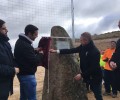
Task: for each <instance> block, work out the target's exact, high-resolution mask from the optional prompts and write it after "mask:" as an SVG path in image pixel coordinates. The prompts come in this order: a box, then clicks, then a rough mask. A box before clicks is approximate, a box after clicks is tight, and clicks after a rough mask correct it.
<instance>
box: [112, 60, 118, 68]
mask: <svg viewBox="0 0 120 100" xmlns="http://www.w3.org/2000/svg"><path fill="white" fill-rule="evenodd" d="M110 68H111V69H116V68H117V65H116V63H115V62H113V61H111V62H110Z"/></svg>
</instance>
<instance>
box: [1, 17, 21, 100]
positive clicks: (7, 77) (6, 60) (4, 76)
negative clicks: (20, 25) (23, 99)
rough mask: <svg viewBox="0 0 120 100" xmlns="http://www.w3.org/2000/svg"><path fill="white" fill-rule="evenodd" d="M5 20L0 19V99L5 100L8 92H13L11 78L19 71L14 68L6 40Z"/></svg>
mask: <svg viewBox="0 0 120 100" xmlns="http://www.w3.org/2000/svg"><path fill="white" fill-rule="evenodd" d="M7 32H8V30H7V27H6V25H5V21H3V20H1V19H0V100H7V99H8V96H9V92H10V93H11V94H12V93H13V78H14V75H15V73H18V72H19V69H18V68H14V67H15V64H14V59H13V54H12V51H11V46H10V44H9V42H8V40H9V38H8V37H7Z"/></svg>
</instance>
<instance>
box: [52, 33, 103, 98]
mask: <svg viewBox="0 0 120 100" xmlns="http://www.w3.org/2000/svg"><path fill="white" fill-rule="evenodd" d="M80 42H81V45H80V46H78V47H76V48H72V49H61V50H54V49H51V50H50V52H53V53H54V52H58V53H60V54H71V53H79V56H80V68H81V73H80V74H77V75H76V76H75V79H76V80H80V79H81V78H82V77H83V79H84V82H86V83H89V84H90V87H91V90H92V91H93V93H94V95H95V98H96V100H103V98H102V93H101V83H102V71H101V68H100V65H99V61H100V52H99V51H98V49H97V48H96V47H95V45H94V43H93V41H92V38H91V35H90V33H88V32H84V33H83V34H81V37H80Z"/></svg>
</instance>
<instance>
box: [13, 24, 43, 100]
mask: <svg viewBox="0 0 120 100" xmlns="http://www.w3.org/2000/svg"><path fill="white" fill-rule="evenodd" d="M24 31H25V34H20V35H19V39H18V40H17V42H16V44H15V50H14V56H15V59H16V62H17V64H18V66H19V68H20V72H19V74H18V79H19V82H20V100H36V85H37V83H36V79H35V72H36V70H37V66H38V64H39V63H40V62H41V61H42V55H43V54H42V53H41V52H40V51H39V48H38V49H36V50H37V51H35V50H34V48H33V46H32V43H33V41H34V40H35V39H36V38H37V37H38V28H37V27H36V26H34V25H31V24H30V25H27V26H26V27H25V30H24Z"/></svg>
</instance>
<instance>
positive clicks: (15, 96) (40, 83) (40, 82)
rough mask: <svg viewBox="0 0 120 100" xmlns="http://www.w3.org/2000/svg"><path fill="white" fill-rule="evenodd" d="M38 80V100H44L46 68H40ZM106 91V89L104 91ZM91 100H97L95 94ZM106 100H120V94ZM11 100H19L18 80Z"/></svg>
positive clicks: (91, 94) (105, 97)
mask: <svg viewBox="0 0 120 100" xmlns="http://www.w3.org/2000/svg"><path fill="white" fill-rule="evenodd" d="M36 79H37V98H38V100H42V88H43V80H44V68H43V67H38V70H37V73H36ZM103 91H104V89H103ZM88 98H89V100H95V99H94V95H93V93H92V92H91V93H88ZM103 98H104V100H120V93H119V94H118V97H117V98H112V97H111V96H104V97H103ZM9 100H19V82H18V80H17V78H16V77H15V79H14V94H13V95H12V96H10V97H9Z"/></svg>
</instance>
